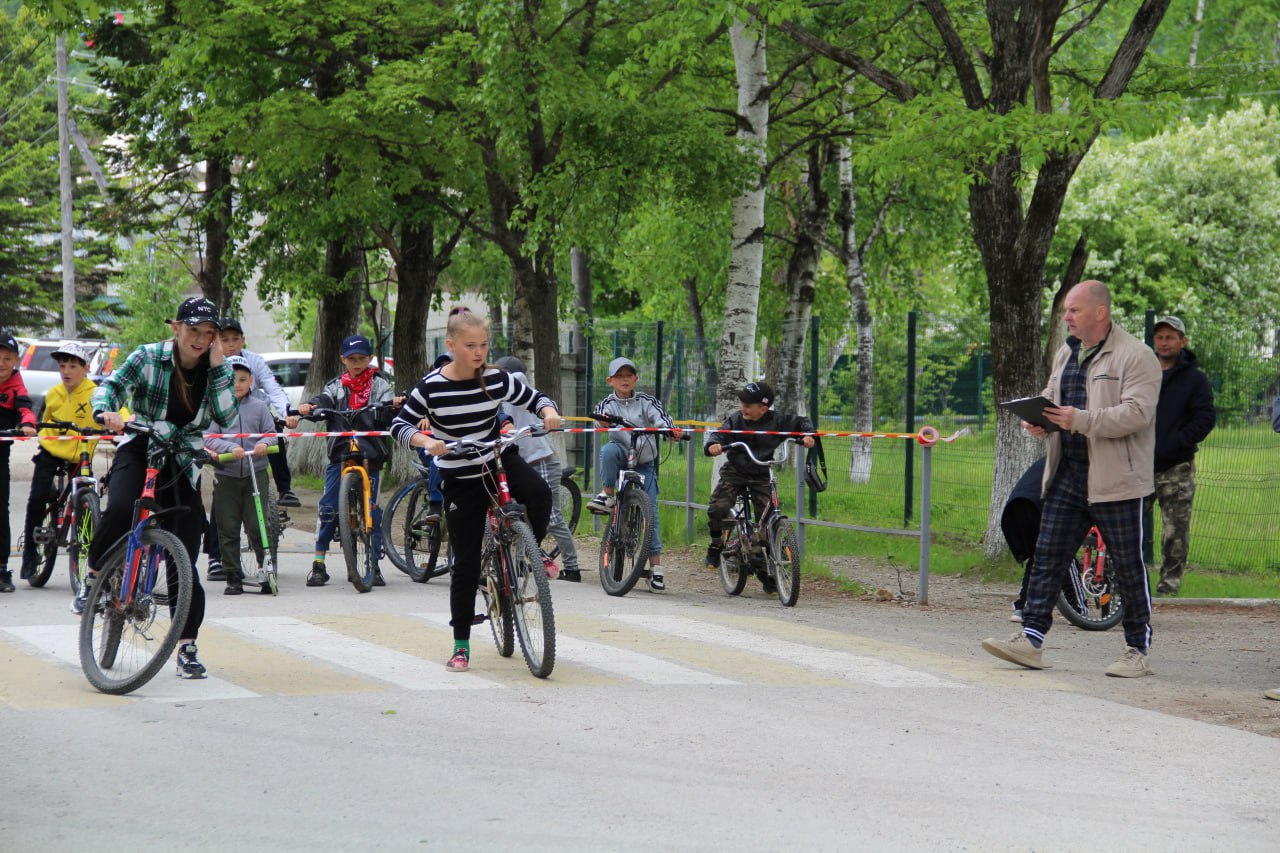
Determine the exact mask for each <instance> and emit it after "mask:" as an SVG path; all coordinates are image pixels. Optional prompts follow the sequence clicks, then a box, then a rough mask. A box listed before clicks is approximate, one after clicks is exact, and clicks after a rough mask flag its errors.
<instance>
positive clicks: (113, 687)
mask: <svg viewBox="0 0 1280 853" xmlns="http://www.w3.org/2000/svg"><path fill="white" fill-rule="evenodd" d="M124 429H125V432H130V433H134V434H135V435H137V436H139V437H142V438H146V439H147V441H148V447H147V471H146V477H145V479H144V480H143V486H142V494H141V495H139V497H138V499H137V500H136V501H134V504H133V518H132V520H131V522H130V525H129V531H128V532H126V533H125V534H124V535H123V536H121V537H120V538H119V539H118V540H116V542H115V543H114V544H113V545H112V546H111V547H110V548H109V549H108V550H107V555H106V556H105V557H104V558H103V562H102V565H100V566H99V567H98V569H99V571H98V576H97V577H96V578H94V579H92V586H90V588H89V596H88V598H87V599H86V601H85V606H84V611H83V612H82V613H81V615H80V668H81V669H82V670H83V671H84V674H85V677H86V678H87V679H89V683H90V684H92V685H93V686H94V687H95V688H97V689H98V690H100V691H102V692H103V693H112V694H122V693H130V692H132V691H134V690H137V689H138V688H139V687H141V686H142V685H144V684H146V683H147V682H148V681H150V680H151V679H152V677H153V676H154V675H155V674H156V673H157V672H159V671H160V667H162V666H164V664H165V662H166V661H167V660H168V659H169V655H170V654H172V653H173V650H174V647H175V646H177V644H178V640H179V639H181V633H182V629H183V627H184V626H185V625H186V621H187V614H188V613H189V611H190V610H191V596H192V589H193V587H194V585H195V581H194V580H193V579H192V577H193V569H192V568H191V561H190V560H189V559H188V557H187V549H186V548H185V547H183V544H182V541H181V540H180V539H179V538H178V537H177V536H175V535H174V534H173V533H170V532H169V531H167V530H161V529H160V528H159V527H157V526H156V522H157V521H158V520H159V519H160V518H162V517H163V516H165V515H169V514H172V513H177V512H187V511H188V510H189V507H185V506H173V507H165V508H163V509H161V508H160V505H159V504H158V503H157V502H156V499H155V495H156V480H157V478H158V477H159V475H160V472H161V471H163V470H164V469H165V467H166V466H167V465H168V464H169V462H170V461H172V460H174V459H176V458H177V457H179V456H180V455H182V454H184V453H188V454H189V453H191V452H192V450H191V448H190V447H189V446H188V445H187V444H186V443H185V442H183V441H182V440H181V439H165V438H162V437H161V436H160V435H159V434H158V433H156V431H155V430H154V429H152V428H151V427H150V426H148V425H146V424H139V423H137V422H129V423H126V424H125V425H124ZM135 440H137V439H135ZM175 476H178V477H182V476H185V474H183V473H182V472H181V471H179V472H178V473H177V474H176V475H175ZM162 562H163V564H164V567H165V568H164V571H163V572H161V571H160V566H161V563H162ZM85 580H86V582H88V581H89V578H86V579H85ZM166 615H167V617H168V621H167V622H166V621H165V617H166Z"/></svg>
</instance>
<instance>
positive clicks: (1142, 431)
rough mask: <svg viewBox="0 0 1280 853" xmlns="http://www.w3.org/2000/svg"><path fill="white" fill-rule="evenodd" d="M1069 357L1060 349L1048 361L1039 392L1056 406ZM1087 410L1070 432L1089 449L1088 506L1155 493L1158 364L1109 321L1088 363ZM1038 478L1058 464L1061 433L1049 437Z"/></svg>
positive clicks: (1047, 476)
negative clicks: (1049, 368) (1050, 365)
mask: <svg viewBox="0 0 1280 853" xmlns="http://www.w3.org/2000/svg"><path fill="white" fill-rule="evenodd" d="M1070 357H1071V347H1070V346H1069V345H1067V344H1063V345H1062V348H1061V349H1059V350H1058V352H1057V355H1055V356H1054V359H1053V369H1052V371H1050V374H1049V384H1048V385H1047V386H1045V388H1044V390H1043V391H1041V392H1040V393H1041V394H1042V395H1043V396H1045V397H1047V398H1049V399H1050V400H1052V401H1053V402H1054V403H1057V402H1058V400H1059V393H1060V390H1061V386H1062V371H1063V368H1064V366H1065V365H1066V363H1067V359H1068V358H1070ZM1085 394H1086V398H1087V399H1088V407H1087V408H1085V409H1077V410H1076V416H1075V423H1074V424H1073V426H1072V432H1076V433H1080V434H1081V435H1084V436H1085V438H1086V439H1087V440H1088V444H1089V503H1104V502H1107V501H1123V500H1130V499H1132V498H1142V497H1146V496H1147V495H1149V494H1151V493H1152V492H1153V491H1155V472H1154V467H1153V465H1154V461H1155V448H1156V402H1157V400H1158V399H1159V397H1160V361H1159V359H1157V358H1156V354H1155V353H1154V352H1152V351H1151V348H1150V347H1148V346H1147V345H1146V344H1144V343H1143V342H1142V341H1140V340H1138V339H1137V338H1135V337H1134V336H1133V335H1131V334H1129V333H1128V332H1126V331H1125V330H1124V329H1122V328H1120V326H1119V325H1118V324H1117V323H1115V321H1112V323H1111V331H1110V333H1109V334H1108V335H1107V339H1106V340H1105V341H1103V342H1102V344H1101V346H1100V347H1099V349H1098V352H1097V353H1096V354H1095V355H1094V356H1093V360H1092V361H1090V362H1089V365H1088V368H1087V375H1086V376H1085ZM1048 442H1049V445H1048V448H1047V451H1046V453H1045V466H1044V479H1043V480H1042V481H1041V485H1040V494H1041V496H1044V495H1047V494H1048V492H1049V484H1050V483H1052V482H1053V475H1054V474H1055V473H1056V472H1057V470H1058V463H1059V462H1060V461H1061V459H1062V440H1061V433H1057V432H1053V433H1049V437H1048Z"/></svg>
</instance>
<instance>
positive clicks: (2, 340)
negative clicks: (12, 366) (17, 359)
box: [0, 332, 22, 354]
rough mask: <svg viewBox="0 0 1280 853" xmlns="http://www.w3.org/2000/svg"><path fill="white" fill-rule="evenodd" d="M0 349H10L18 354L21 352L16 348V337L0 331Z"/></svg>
mask: <svg viewBox="0 0 1280 853" xmlns="http://www.w3.org/2000/svg"><path fill="white" fill-rule="evenodd" d="M0 349H11V350H13V351H14V352H16V353H19V354H21V352H22V350H20V349H18V339H17V338H15V337H14V336H13V335H11V334H9V333H8V332H0Z"/></svg>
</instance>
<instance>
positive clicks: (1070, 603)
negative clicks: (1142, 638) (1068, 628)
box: [1058, 549, 1124, 631]
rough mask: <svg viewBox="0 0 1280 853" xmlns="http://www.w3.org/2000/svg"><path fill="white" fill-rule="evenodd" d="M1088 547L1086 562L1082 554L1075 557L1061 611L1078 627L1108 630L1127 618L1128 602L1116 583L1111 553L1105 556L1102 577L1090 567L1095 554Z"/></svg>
mask: <svg viewBox="0 0 1280 853" xmlns="http://www.w3.org/2000/svg"><path fill="white" fill-rule="evenodd" d="M1085 550H1086V559H1085V560H1084V561H1083V562H1082V561H1081V560H1080V559H1079V557H1072V558H1071V565H1070V566H1069V567H1068V568H1067V583H1066V584H1064V586H1063V589H1062V591H1061V592H1059V593H1058V611H1059V612H1060V613H1062V615H1063V616H1065V617H1066V619H1067V621H1068V622H1070V623H1071V624H1072V625H1075V626H1076V627H1077V628H1083V629H1084V630H1086V631H1106V630H1109V629H1111V628H1114V627H1115V626H1116V625H1119V624H1120V620H1121V619H1123V618H1124V602H1123V601H1121V599H1120V590H1119V589H1117V588H1116V586H1115V584H1114V583H1113V570H1112V566H1111V557H1110V556H1107V557H1105V558H1104V565H1103V573H1102V578H1101V579H1099V578H1098V577H1097V576H1096V574H1095V573H1094V572H1093V571H1090V570H1089V569H1087V568H1086V566H1088V565H1089V562H1090V556H1091V555H1089V553H1088V549H1085ZM1094 553H1096V552H1094ZM1068 592H1069V594H1068Z"/></svg>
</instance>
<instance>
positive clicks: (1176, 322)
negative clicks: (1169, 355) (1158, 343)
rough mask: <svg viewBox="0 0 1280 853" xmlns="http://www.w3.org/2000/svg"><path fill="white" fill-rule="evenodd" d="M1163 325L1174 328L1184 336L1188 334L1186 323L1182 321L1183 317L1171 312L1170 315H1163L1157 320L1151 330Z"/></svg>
mask: <svg viewBox="0 0 1280 853" xmlns="http://www.w3.org/2000/svg"><path fill="white" fill-rule="evenodd" d="M1161 326H1168V327H1169V328H1170V329H1173V330H1174V331H1175V332H1177V333H1178V334H1180V335H1182V336H1183V337H1186V336H1187V327H1186V324H1184V323H1183V322H1182V319H1181V318H1180V317H1175V316H1173V315H1172V314H1170V315H1169V316H1168V317H1161V318H1160V319H1159V320H1156V324H1155V325H1154V326H1152V327H1151V331H1153V332H1154V331H1155V330H1156V329H1158V328H1160V327H1161Z"/></svg>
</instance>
